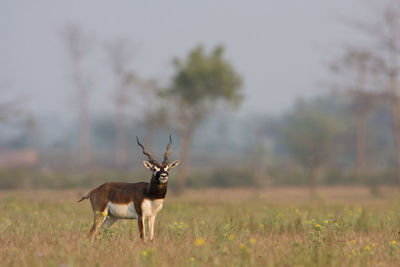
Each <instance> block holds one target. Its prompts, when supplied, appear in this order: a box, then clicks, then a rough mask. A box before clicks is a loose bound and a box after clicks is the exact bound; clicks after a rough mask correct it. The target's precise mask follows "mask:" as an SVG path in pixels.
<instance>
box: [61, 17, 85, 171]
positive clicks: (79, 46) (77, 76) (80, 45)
mask: <svg viewBox="0 0 400 267" xmlns="http://www.w3.org/2000/svg"><path fill="white" fill-rule="evenodd" d="M62 33H63V36H62V37H63V39H64V41H65V45H66V48H67V51H68V54H69V56H70V58H71V63H72V71H73V81H74V84H75V86H76V89H77V92H78V118H79V156H80V161H79V162H80V164H81V165H82V166H83V167H87V166H89V165H90V163H91V148H90V115H89V97H90V94H89V91H90V85H91V82H90V80H89V78H88V76H87V75H86V74H85V71H84V69H83V63H84V59H85V57H86V56H87V55H88V53H89V51H90V49H91V38H90V37H89V35H88V34H86V33H84V32H83V31H82V30H81V29H80V28H79V27H78V26H76V25H72V24H71V25H67V26H66V27H65V28H64V29H63V32H62Z"/></svg>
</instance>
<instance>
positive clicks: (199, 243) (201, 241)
mask: <svg viewBox="0 0 400 267" xmlns="http://www.w3.org/2000/svg"><path fill="white" fill-rule="evenodd" d="M205 242H206V241H205V240H204V238H202V237H199V238H197V239H196V240H195V241H194V245H195V246H196V247H201V246H202V245H204V243H205Z"/></svg>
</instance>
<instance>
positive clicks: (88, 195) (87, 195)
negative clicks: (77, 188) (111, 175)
mask: <svg viewBox="0 0 400 267" xmlns="http://www.w3.org/2000/svg"><path fill="white" fill-rule="evenodd" d="M89 197H90V193H87V194H86V195H84V196H83V197H81V198H80V199H79V200H78V201H76V202H81V201H82V200H85V199H88V198H89Z"/></svg>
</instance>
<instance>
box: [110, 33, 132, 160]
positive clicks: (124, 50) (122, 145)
mask: <svg viewBox="0 0 400 267" xmlns="http://www.w3.org/2000/svg"><path fill="white" fill-rule="evenodd" d="M106 51H107V53H108V56H109V59H110V62H111V68H112V71H113V76H114V84H115V85H114V86H115V116H116V147H115V162H116V164H117V165H118V166H125V165H126V163H127V150H126V145H127V142H126V119H127V109H128V107H129V104H130V97H129V96H130V92H129V91H130V90H129V88H130V86H131V77H132V76H133V74H132V71H130V70H129V64H130V63H131V61H132V56H133V49H132V47H131V45H130V44H129V42H128V40H126V39H119V40H117V41H114V42H111V43H108V44H107V45H106Z"/></svg>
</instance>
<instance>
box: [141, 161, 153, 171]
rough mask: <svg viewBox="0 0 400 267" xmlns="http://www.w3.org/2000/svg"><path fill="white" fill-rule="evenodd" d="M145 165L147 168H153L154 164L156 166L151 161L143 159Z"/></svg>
mask: <svg viewBox="0 0 400 267" xmlns="http://www.w3.org/2000/svg"><path fill="white" fill-rule="evenodd" d="M143 165H144V166H145V167H146V168H147V169H149V170H153V166H154V165H153V164H151V163H150V162H148V161H145V160H143Z"/></svg>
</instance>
